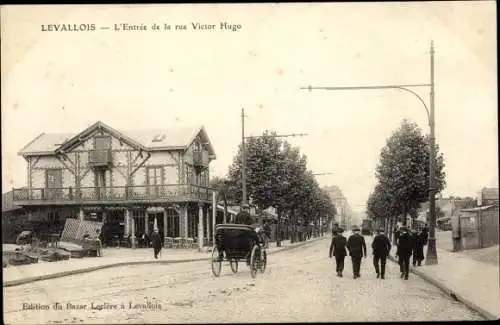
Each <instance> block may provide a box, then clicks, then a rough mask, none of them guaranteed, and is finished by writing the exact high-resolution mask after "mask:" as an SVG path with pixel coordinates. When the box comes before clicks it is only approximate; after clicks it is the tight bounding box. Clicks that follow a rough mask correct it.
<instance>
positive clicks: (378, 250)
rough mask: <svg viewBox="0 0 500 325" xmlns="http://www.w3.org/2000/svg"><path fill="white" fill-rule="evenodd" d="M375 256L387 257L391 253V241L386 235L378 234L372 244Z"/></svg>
mask: <svg viewBox="0 0 500 325" xmlns="http://www.w3.org/2000/svg"><path fill="white" fill-rule="evenodd" d="M372 250H373V255H375V256H381V257H387V255H389V252H390V251H391V241H390V240H389V238H387V236H386V235H385V234H378V235H376V236H375V238H373V242H372Z"/></svg>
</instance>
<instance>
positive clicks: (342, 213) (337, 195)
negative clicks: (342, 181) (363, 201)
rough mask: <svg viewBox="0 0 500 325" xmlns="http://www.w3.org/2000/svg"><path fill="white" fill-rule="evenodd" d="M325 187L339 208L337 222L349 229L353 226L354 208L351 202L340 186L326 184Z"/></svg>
mask: <svg viewBox="0 0 500 325" xmlns="http://www.w3.org/2000/svg"><path fill="white" fill-rule="evenodd" d="M324 189H325V190H326V191H327V192H328V195H329V196H330V199H331V200H332V202H333V204H334V205H335V208H336V209H337V216H336V220H335V222H338V223H339V224H340V225H342V226H343V227H345V228H346V230H347V229H350V228H351V226H352V220H351V217H352V209H351V206H350V205H349V202H348V201H347V199H346V198H345V196H344V194H343V193H342V190H341V189H340V188H339V187H338V186H335V185H333V186H325V187H324Z"/></svg>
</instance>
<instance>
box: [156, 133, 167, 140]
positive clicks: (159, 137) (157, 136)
mask: <svg viewBox="0 0 500 325" xmlns="http://www.w3.org/2000/svg"><path fill="white" fill-rule="evenodd" d="M165 137H166V136H165V134H163V133H160V134H157V135H155V137H154V138H153V142H162V141H163V140H165Z"/></svg>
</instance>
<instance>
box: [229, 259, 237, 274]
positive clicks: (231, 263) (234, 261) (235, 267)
mask: <svg viewBox="0 0 500 325" xmlns="http://www.w3.org/2000/svg"><path fill="white" fill-rule="evenodd" d="M229 265H231V271H233V273H236V272H238V261H236V260H232V261H230V262H229Z"/></svg>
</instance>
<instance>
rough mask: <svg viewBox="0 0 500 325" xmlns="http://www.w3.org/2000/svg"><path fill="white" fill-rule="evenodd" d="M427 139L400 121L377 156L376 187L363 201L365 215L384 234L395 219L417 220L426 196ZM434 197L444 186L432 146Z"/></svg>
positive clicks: (441, 162) (441, 163)
mask: <svg viewBox="0 0 500 325" xmlns="http://www.w3.org/2000/svg"><path fill="white" fill-rule="evenodd" d="M429 140H430V139H429V137H428V136H425V135H423V134H422V131H421V129H420V128H419V127H418V126H417V125H416V124H415V123H412V122H409V121H408V120H404V121H403V122H402V124H401V126H400V127H399V128H398V129H397V130H396V131H394V132H393V133H392V135H391V137H390V138H389V139H388V140H387V143H386V145H385V147H384V148H383V149H382V151H381V153H380V160H379V163H378V165H377V167H376V177H377V181H378V182H377V184H376V186H375V188H374V190H373V192H372V193H371V194H370V196H369V198H368V201H367V214H368V216H369V217H371V218H372V219H374V220H375V223H376V224H378V225H380V226H383V227H385V228H386V230H389V229H393V227H394V226H395V224H396V222H397V218H398V217H402V220H401V221H402V222H403V223H404V224H406V216H407V215H410V216H412V217H413V218H415V217H416V216H417V213H418V209H419V207H420V204H421V203H423V202H426V201H427V200H428V193H429V159H430V157H429V146H430V141H429ZM435 157H436V164H435V166H436V173H435V175H436V178H435V179H436V181H435V190H436V193H439V192H441V191H442V190H443V189H444V187H445V185H446V181H445V177H446V175H445V172H444V159H443V155H442V154H441V153H439V147H438V146H437V145H436V146H435Z"/></svg>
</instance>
